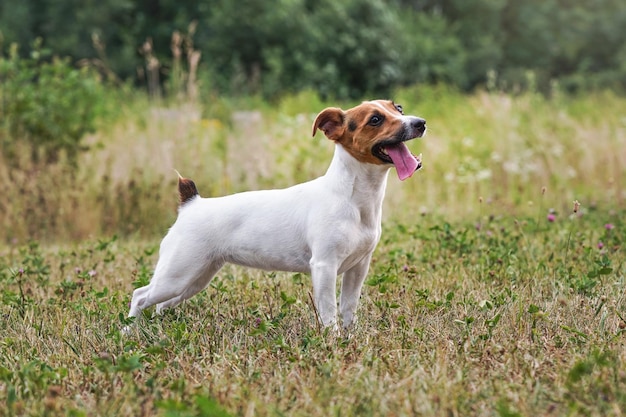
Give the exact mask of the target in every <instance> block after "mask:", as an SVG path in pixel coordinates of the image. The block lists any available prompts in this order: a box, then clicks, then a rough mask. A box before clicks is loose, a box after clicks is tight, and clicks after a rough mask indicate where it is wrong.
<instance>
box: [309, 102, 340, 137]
mask: <svg viewBox="0 0 626 417" xmlns="http://www.w3.org/2000/svg"><path fill="white" fill-rule="evenodd" d="M344 118H345V114H344V112H343V110H341V109H339V108H337V107H329V108H327V109H324V110H322V112H321V113H320V114H318V115H317V117H316V118H315V122H314V123H313V136H315V133H316V132H317V129H319V130H321V131H322V132H324V134H325V135H326V137H327V138H328V139H330V140H334V141H338V140H339V139H340V138H341V137H342V136H343V130H344V126H343V122H344Z"/></svg>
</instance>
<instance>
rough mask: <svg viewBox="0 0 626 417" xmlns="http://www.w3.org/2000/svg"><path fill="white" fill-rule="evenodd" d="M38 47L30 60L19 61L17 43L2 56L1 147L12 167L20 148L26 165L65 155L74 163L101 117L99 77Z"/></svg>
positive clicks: (0, 82) (102, 106)
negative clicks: (26, 157) (27, 152)
mask: <svg viewBox="0 0 626 417" xmlns="http://www.w3.org/2000/svg"><path fill="white" fill-rule="evenodd" d="M39 46H40V42H37V43H36V44H35V48H34V49H33V52H32V53H31V57H30V58H20V57H19V55H18V48H17V45H15V44H14V45H12V46H11V48H10V51H9V53H8V56H4V55H0V120H2V122H1V123H0V144H1V146H2V149H3V153H4V155H5V157H7V158H6V159H7V161H13V162H14V163H15V164H17V163H18V161H19V158H17V152H18V150H19V149H21V147H20V145H21V144H24V143H26V144H27V145H29V149H30V150H31V155H30V159H31V161H30V162H35V163H39V162H41V163H45V164H48V163H52V162H55V161H57V160H58V159H59V157H60V156H61V154H62V153H63V154H65V155H66V156H67V158H68V159H69V160H70V161H71V162H72V163H73V162H75V160H76V156H77V154H78V152H79V151H80V150H81V149H82V146H81V140H82V139H83V137H84V136H85V134H86V133H88V132H91V131H93V130H95V127H96V120H97V117H98V116H99V115H100V114H101V113H102V112H103V109H104V103H105V100H104V95H105V89H104V86H103V85H102V83H101V82H100V79H99V77H98V76H97V74H94V73H93V72H91V71H89V70H88V69H87V68H82V69H76V68H74V67H73V66H72V65H71V64H70V62H69V59H61V58H56V57H53V58H50V59H48V58H49V57H48V56H47V54H46V52H45V51H43V50H42V49H41V48H40V47H39Z"/></svg>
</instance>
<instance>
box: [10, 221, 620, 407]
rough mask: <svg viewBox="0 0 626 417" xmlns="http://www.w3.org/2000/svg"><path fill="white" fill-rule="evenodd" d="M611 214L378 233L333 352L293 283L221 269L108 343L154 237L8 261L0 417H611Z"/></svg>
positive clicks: (614, 342) (616, 233)
mask: <svg viewBox="0 0 626 417" xmlns="http://www.w3.org/2000/svg"><path fill="white" fill-rule="evenodd" d="M624 214H626V213H624V212H623V211H622V212H616V213H613V214H608V213H603V212H593V211H590V212H586V213H585V214H583V215H582V216H572V217H571V218H570V217H568V216H562V218H558V219H557V220H555V221H554V222H549V221H548V220H547V219H546V218H544V217H541V218H539V219H535V218H532V217H531V218H518V219H515V218H512V217H508V216H498V217H495V218H490V217H489V216H488V215H486V214H485V216H483V217H481V218H479V219H477V220H479V221H480V227H477V225H476V224H475V223H467V222H458V223H457V222H455V223H448V222H445V221H443V220H442V219H440V218H436V217H432V216H428V215H426V216H424V217H423V218H419V219H418V220H419V221H416V222H414V223H412V224H397V223H393V222H388V223H387V224H386V225H385V227H384V233H383V239H382V241H381V244H380V246H379V248H378V250H377V251H376V254H375V257H374V260H373V262H372V268H371V272H370V275H369V278H368V280H367V284H366V286H365V289H364V294H363V297H362V301H361V305H360V310H359V324H358V328H357V329H356V331H354V333H353V334H352V335H351V337H350V338H349V339H346V338H343V337H340V338H336V337H334V336H333V335H332V334H327V332H325V331H323V330H321V329H319V328H318V326H317V325H316V323H315V320H314V316H313V309H312V307H311V298H310V282H309V278H308V277H307V276H304V275H300V274H287V273H278V274H277V273H266V272H259V271H253V270H249V269H244V268H239V267H226V268H225V269H224V270H223V271H222V272H221V273H220V274H219V277H218V278H216V279H215V280H214V282H213V283H212V285H211V287H210V288H209V289H208V290H207V291H205V292H203V293H201V294H200V295H199V296H197V297H195V298H193V299H191V300H190V301H188V302H186V303H185V304H183V305H182V306H181V307H179V308H176V309H174V310H172V311H168V312H167V313H166V314H165V315H164V316H162V317H152V312H148V314H146V315H145V316H144V317H142V318H141V319H140V320H139V327H138V330H137V332H136V333H135V334H134V335H133V336H131V337H123V336H122V335H121V333H120V328H121V327H122V326H123V325H124V324H125V322H126V319H125V318H124V317H125V314H126V312H127V305H128V301H129V296H130V293H131V291H132V287H133V285H135V286H136V285H143V284H145V283H146V282H147V280H148V279H149V278H150V273H151V268H152V265H153V263H154V261H155V260H156V253H155V249H156V244H157V241H156V240H154V241H149V242H140V241H133V242H127V241H123V240H121V239H109V240H97V241H86V242H82V243H80V244H74V245H64V246H58V247H40V246H39V245H37V244H31V245H28V246H22V247H9V248H8V249H7V250H8V252H7V253H5V254H4V255H3V258H2V263H3V264H2V265H0V266H1V267H2V275H0V281H1V288H2V290H1V296H2V298H1V299H0V314H1V315H2V318H3V320H2V321H1V322H0V334H1V335H2V336H1V338H0V410H4V411H3V412H2V414H3V415H111V416H113V415H153V414H156V415H203V416H213V415H259V416H263V415H301V416H328V415H390V416H391V415H394V416H401V415H499V416H514V415H597V416H600V415H620V410H623V409H624V407H626V395H625V394H624V393H625V392H626V366H625V365H624V364H625V363H626V357H625V351H624V349H623V345H624V340H625V338H626V334H624V331H625V330H624V328H625V327H626V321H625V319H626V313H625V312H626V300H625V298H624V294H625V291H626V274H625V273H626V266H625V264H624V255H623V247H624V241H625V240H626V233H625V230H626V229H625V226H626V225H625V224H624V223H623V219H624ZM607 225H609V226H607ZM600 242H602V244H600Z"/></svg>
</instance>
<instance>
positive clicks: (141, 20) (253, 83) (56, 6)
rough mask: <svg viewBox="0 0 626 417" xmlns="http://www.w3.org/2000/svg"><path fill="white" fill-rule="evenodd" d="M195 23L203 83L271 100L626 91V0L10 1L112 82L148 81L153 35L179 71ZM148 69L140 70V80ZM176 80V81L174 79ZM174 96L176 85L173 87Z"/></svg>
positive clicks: (9, 34) (7, 35) (7, 14)
mask: <svg viewBox="0 0 626 417" xmlns="http://www.w3.org/2000/svg"><path fill="white" fill-rule="evenodd" d="M191 22H194V24H195V23H197V28H196V30H195V33H194V48H196V49H197V50H199V51H200V52H201V53H202V68H201V70H200V75H199V79H200V80H201V81H202V83H203V84H204V89H205V91H207V90H210V91H218V92H221V93H228V94H230V95H232V94H240V95H247V94H262V95H264V96H265V97H276V96H282V95H284V94H285V93H291V92H294V91H300V90H306V89H313V90H315V91H317V92H318V93H319V94H320V95H321V96H322V97H336V98H340V99H345V98H357V97H358V98H361V97H363V96H365V95H369V94H376V95H380V94H388V93H389V92H390V91H392V89H393V88H395V87H398V86H405V85H413V84H415V83H424V82H426V83H432V82H441V81H445V82H449V83H452V84H454V85H455V86H456V87H458V88H460V89H462V90H465V91H468V90H472V89H474V88H476V87H477V86H489V87H497V88H501V89H506V90H512V91H519V90H520V89H530V90H534V89H539V90H540V91H542V92H546V93H549V92H551V89H552V88H553V83H554V81H558V82H560V83H561V84H562V85H563V86H564V87H565V88H566V89H567V90H568V91H576V90H580V89H586V88H615V89H621V90H623V89H624V86H625V85H626V66H625V64H624V62H626V59H625V58H626V46H625V45H626V38H625V36H626V35H625V33H624V31H623V28H624V27H625V26H626V5H625V4H624V2H623V1H621V0H595V1H594V2H593V3H592V4H590V3H589V2H588V1H583V0H575V1H570V2H563V1H560V0H531V1H525V2H520V1H513V0H426V1H420V2H415V1H408V0H396V1H392V2H385V1H382V0H346V1H341V2H336V1H335V2H333V1H330V0H278V1H275V2H271V3H268V2H259V1H254V0H242V1H237V2H232V1H228V0H208V1H203V2H201V3H198V2H196V1H191V0H179V1H173V0H161V1H159V2H158V3H154V2H150V1H145V0H142V1H129V0H113V1H107V2H99V3H97V4H89V5H84V4H82V3H80V2H77V1H76V0H55V1H52V0H5V1H3V2H2V3H0V33H1V34H2V36H1V37H2V38H4V40H5V43H6V44H8V43H11V42H17V43H19V44H21V45H26V44H28V43H30V42H31V41H32V40H33V39H35V38H37V37H42V38H43V39H44V40H45V43H46V45H47V47H49V48H50V49H51V50H52V51H54V53H55V54H59V55H62V56H72V57H73V58H74V59H76V60H78V59H86V60H88V61H89V62H90V63H91V64H92V65H94V66H95V67H96V68H98V69H99V70H100V71H102V72H103V73H105V74H107V76H109V77H115V75H114V74H117V76H119V78H121V79H127V78H132V79H135V80H137V81H138V82H140V83H144V84H146V83H147V81H146V72H147V71H145V70H142V71H139V72H137V71H136V70H137V68H142V67H144V66H145V65H147V59H148V58H147V56H146V55H145V54H143V56H142V54H139V53H137V51H138V49H140V46H141V45H143V44H144V42H146V41H148V40H149V41H150V42H151V44H152V51H151V57H152V58H154V59H155V60H156V61H153V63H154V62H156V63H157V65H158V71H157V72H158V73H159V76H160V77H161V82H163V81H164V79H166V78H168V77H170V76H171V77H177V76H178V75H179V74H180V68H179V64H180V62H178V61H177V59H178V58H175V57H172V54H171V38H172V34H173V33H174V32H175V31H178V32H183V33H187V31H188V29H187V28H188V27H189V25H190V23H191ZM137 75H139V76H138V77H137ZM178 81H179V80H174V81H173V82H172V83H170V85H176V82H178ZM171 93H175V91H171Z"/></svg>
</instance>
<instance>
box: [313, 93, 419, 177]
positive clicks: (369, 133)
mask: <svg viewBox="0 0 626 417" xmlns="http://www.w3.org/2000/svg"><path fill="white" fill-rule="evenodd" d="M317 129H319V130H321V131H322V132H324V134H325V135H326V137H327V138H328V139H330V140H333V141H335V142H337V143H339V144H341V146H343V147H344V148H345V149H346V151H348V153H350V155H352V156H353V157H354V158H356V159H357V160H359V161H361V162H364V163H370V164H377V165H387V164H390V165H394V166H395V167H396V170H397V171H398V177H399V178H400V179H401V180H404V179H406V178H408V177H410V176H411V175H412V174H413V172H415V171H416V170H418V169H420V168H421V161H420V160H418V158H416V157H415V156H414V155H413V154H411V152H410V151H409V149H408V148H407V146H406V144H405V143H404V142H406V141H408V140H411V139H415V138H419V137H421V136H423V135H424V133H425V132H426V121H425V120H424V119H421V118H419V117H415V116H405V115H404V113H403V111H402V106H400V105H398V104H395V103H394V102H393V101H389V100H374V101H366V102H363V103H361V104H359V105H358V106H356V107H353V108H351V109H349V110H346V111H344V110H342V109H339V108H336V107H329V108H327V109H324V110H323V111H322V112H321V113H320V114H318V115H317V118H316V119H315V122H314V123H313V136H315V133H316V132H317Z"/></svg>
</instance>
